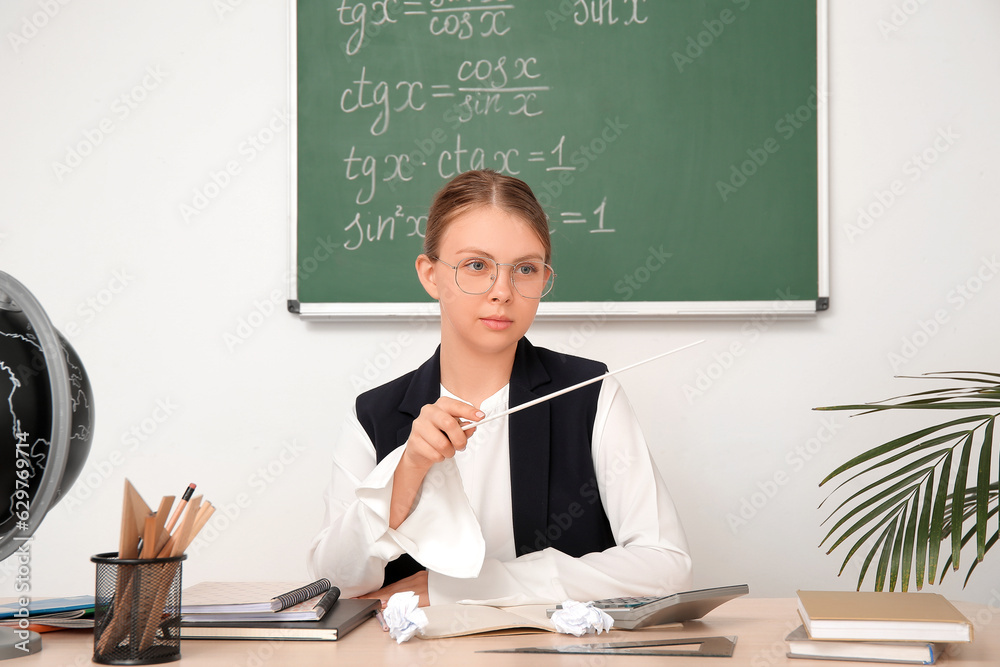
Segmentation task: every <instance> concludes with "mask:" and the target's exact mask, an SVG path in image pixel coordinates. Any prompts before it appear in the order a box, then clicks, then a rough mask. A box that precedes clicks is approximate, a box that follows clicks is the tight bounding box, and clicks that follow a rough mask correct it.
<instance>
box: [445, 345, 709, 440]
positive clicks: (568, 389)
mask: <svg viewBox="0 0 1000 667" xmlns="http://www.w3.org/2000/svg"><path fill="white" fill-rule="evenodd" d="M704 342H705V341H704V340H696V341H695V342H693V343H688V344H687V345H682V346H680V347H675V348H674V349H672V350H670V351H668V352H661V353H660V354H657V355H656V356H653V357H650V358H649V359H643V360H642V361H637V362H635V363H634V364H630V365H628V366H625V367H624V368H619V369H618V370H616V371H608V372H607V373H605V374H604V375H598V376H597V377H593V378H590V379H589V380H584V381H583V382H578V383H577V384H575V385H573V386H572V387H566V388H565V389H560V390H559V391H554V392H552V393H551V394H546V395H545V396H542V397H540V398H536V399H534V400H533V401H528V402H527V403H522V404H521V405H517V406H515V407H513V408H510V409H509V410H503V411H502V412H498V413H496V414H493V415H489V416H487V417H484V418H482V419H480V420H479V421H477V422H467V423H465V424H462V430H463V431H468V430H469V429H470V428H474V427H476V426H481V425H483V424H485V423H486V422H490V421H493V420H494V419H499V418H500V417H503V416H504V415H509V414H513V413H515V412H518V411H519V410H524V409H525V408H530V407H531V406H533V405H538V404H539V403H544V402H545V401H547V400H549V399H550V398H555V397H556V396H562V395H563V394H568V393H569V392H571V391H573V390H574V389H579V388H580V387H585V386H587V385H588V384H593V383H594V382H597V381H598V380H603V379H604V378H606V377H608V376H610V375H615V374H616V373H621V372H622V371H627V370H628V369H630V368H635V367H636V366H641V365H642V364H645V363H648V362H650V361H653V360H654V359H659V358H660V357H665V356H667V355H668V354H673V353H674V352H680V351H681V350H686V349H687V348H689V347H694V346H695V345H698V344H699V343H704Z"/></svg>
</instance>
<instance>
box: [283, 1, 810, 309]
mask: <svg viewBox="0 0 1000 667" xmlns="http://www.w3.org/2000/svg"><path fill="white" fill-rule="evenodd" d="M825 12H826V8H825V2H824V0H821V1H820V2H819V3H818V4H816V3H815V2H809V1H806V0H701V1H696V0H613V1H612V0H575V1H574V0H408V1H404V0H300V1H299V2H298V3H297V6H296V7H295V8H294V9H293V17H292V25H293V26H294V30H295V39H294V46H293V53H294V67H293V69H294V79H295V83H296V88H295V91H294V94H293V104H294V107H295V116H296V126H295V139H294V151H295V156H294V160H293V161H294V168H293V171H294V175H295V187H294V194H293V198H294V203H293V206H292V209H293V211H292V213H293V214H292V216H291V217H292V226H293V230H292V231H293V238H294V243H293V258H292V261H293V263H294V264H293V274H294V280H293V283H294V286H293V290H292V291H293V294H292V298H291V300H290V302H289V308H290V309H291V310H293V312H300V313H302V314H303V315H336V314H338V313H342V314H348V315H358V314H361V315H364V314H373V315H380V314H400V313H404V312H428V307H427V305H426V304H428V303H430V299H429V298H428V297H427V295H426V294H425V293H424V292H423V290H422V289H421V287H420V284H419V283H418V281H417V280H416V276H415V273H414V270H413V260H414V258H415V257H416V255H417V254H419V252H420V247H421V242H422V233H423V229H424V227H423V225H424V224H425V222H426V214H427V208H428V205H429V203H430V200H431V198H432V196H433V194H434V192H435V191H436V190H437V189H438V188H440V187H441V186H442V185H443V184H444V183H445V182H446V181H447V180H449V179H450V178H451V177H453V176H455V175H457V174H458V173H460V172H461V171H465V170H468V169H473V168H481V167H487V168H493V169H496V170H498V171H501V172H504V173H509V174H513V175H516V176H517V177H519V178H521V179H523V180H525V181H526V182H528V184H529V185H531V186H532V188H533V189H534V190H535V193H536V195H537V196H538V198H539V200H540V201H541V203H542V204H543V206H544V207H545V209H546V212H547V213H548V215H549V219H550V227H551V230H552V240H553V248H554V250H553V261H552V263H553V266H554V267H555V269H556V272H557V274H558V279H557V281H556V285H555V289H554V290H553V292H552V293H551V294H550V295H549V296H547V297H546V298H545V303H543V306H542V310H541V311H540V312H542V313H545V312H549V313H553V314H560V313H563V314H565V313H570V314H574V313H576V314H579V313H583V312H587V311H588V310H589V311H593V310H594V309H599V310H602V311H603V312H610V313H614V312H621V313H625V314H637V313H638V314H650V313H652V314H656V313H664V314H671V313H684V312H693V313H712V312H750V311H759V310H767V309H772V310H774V309H777V310H786V311H802V310H807V311H811V312H815V311H816V310H818V309H823V308H825V304H826V301H827V297H828V293H827V292H826V290H827V286H826V284H825V282H826V281H825V270H826V263H827V262H826V256H825V253H826V238H825V229H826V212H825V194H824V193H825V179H826V171H825V159H826V156H825V149H824V145H825V143H824V142H825V104H824V102H825V98H824V96H823V95H822V94H821V93H820V92H818V91H823V90H824V89H825V88H824V86H825V75H824V71H825V66H824V58H825V53H824V51H825V40H824V38H823V27H824V24H825ZM775 304H779V306H777V307H776V305H775Z"/></svg>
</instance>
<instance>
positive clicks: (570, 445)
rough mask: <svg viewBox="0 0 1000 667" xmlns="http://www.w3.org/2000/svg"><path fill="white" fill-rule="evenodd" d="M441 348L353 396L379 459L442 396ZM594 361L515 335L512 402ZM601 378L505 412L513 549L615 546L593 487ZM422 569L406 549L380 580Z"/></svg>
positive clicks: (590, 368) (596, 371)
mask: <svg viewBox="0 0 1000 667" xmlns="http://www.w3.org/2000/svg"><path fill="white" fill-rule="evenodd" d="M440 355H441V349H440V348H438V350H437V352H435V354H434V356H433V357H432V358H430V359H429V360H427V361H426V362H425V363H424V364H423V365H421V366H420V368H418V369H417V370H415V371H413V372H411V373H408V374H406V375H404V376H402V377H400V378H397V379H396V380H393V381H392V382H389V383H387V384H384V385H382V386H380V387H376V388H375V389H372V390H370V391H367V392H365V393H363V394H361V395H360V396H358V398H357V402H356V405H355V407H356V410H357V415H358V420H359V421H360V422H361V426H362V427H363V428H364V429H365V431H366V432H367V433H368V437H369V438H370V439H371V441H372V443H373V444H374V445H375V452H376V457H377V459H378V460H379V461H381V460H382V459H384V458H385V457H386V456H388V454H389V453H390V452H392V451H393V450H394V449H396V448H397V447H399V446H400V445H402V444H404V443H405V442H406V440H407V438H408V437H409V435H410V427H411V424H412V422H413V420H414V419H415V418H416V417H417V415H418V414H420V408H422V407H423V406H424V405H426V404H428V403H433V402H434V401H436V400H437V399H438V398H439V397H440V396H441V357H440ZM607 370H608V369H607V366H605V365H604V364H601V363H599V362H596V361H590V360H588V359H581V358H579V357H572V356H569V355H565V354H559V353H556V352H552V351H551V350H546V349H545V348H536V347H534V346H533V345H532V344H531V343H529V342H528V340H527V339H526V338H522V339H521V340H520V341H519V342H518V345H517V352H516V353H515V355H514V367H513V369H512V370H511V376H510V395H509V405H510V407H515V406H518V405H521V404H522V403H527V402H528V401H530V400H533V399H535V398H538V397H540V396H545V395H547V394H551V393H553V392H555V391H558V390H559V389H562V388H564V387H568V386H571V385H573V384H576V383H578V382H582V381H583V380H588V379H590V378H593V377H597V376H598V375H603V374H604V373H606V372H607ZM600 391H601V382H595V383H593V384H590V385H587V386H586V387H582V388H580V389H577V390H576V391H572V392H569V393H568V394H564V395H562V396H558V397H556V398H554V399H552V400H549V401H545V402H543V403H540V404H538V405H535V406H533V407H530V408H527V409H525V410H522V411H520V412H517V413H514V414H512V415H510V417H509V418H508V432H509V436H510V442H509V446H510V478H511V479H510V491H511V505H512V510H513V521H514V544H515V545H516V553H517V555H518V556H522V555H524V554H527V553H531V552H533V551H540V550H542V549H545V548H546V547H554V548H556V549H558V550H559V551H562V552H563V553H566V554H568V555H570V556H573V557H580V556H582V555H584V554H587V553H592V552H595V551H604V550H605V549H609V548H611V547H613V546H615V538H614V534H613V533H612V531H611V524H610V523H609V521H608V517H607V514H606V513H605V512H604V506H603V505H602V504H601V497H600V493H599V491H598V487H597V479H596V477H595V475H594V462H593V458H592V456H591V437H592V435H593V431H594V419H595V416H596V412H597V398H598V396H599V394H600ZM421 569H423V568H422V567H421V566H420V565H419V564H418V563H417V562H416V561H415V560H413V559H412V558H411V557H410V556H409V555H407V554H403V555H402V556H400V557H399V558H398V559H396V560H394V561H392V562H390V563H388V564H387V565H386V568H385V578H384V581H383V584H382V585H383V586H385V585H388V584H390V583H393V582H396V581H399V580H400V579H403V578H405V577H408V576H410V575H411V574H414V573H416V572H418V571H419V570H421Z"/></svg>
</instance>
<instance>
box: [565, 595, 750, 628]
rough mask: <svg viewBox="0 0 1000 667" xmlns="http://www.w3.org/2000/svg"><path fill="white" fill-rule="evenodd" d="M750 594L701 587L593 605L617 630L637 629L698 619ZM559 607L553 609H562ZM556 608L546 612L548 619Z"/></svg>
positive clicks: (604, 601) (621, 598)
mask: <svg viewBox="0 0 1000 667" xmlns="http://www.w3.org/2000/svg"><path fill="white" fill-rule="evenodd" d="M749 592H750V587H749V586H747V585H746V584H737V585H735V586H720V587H717V588H703V589H700V590H696V591H684V592H682V593H674V594H673V595H663V596H640V597H618V598H605V599H602V600H595V601H594V606H595V607H597V608H598V609H600V610H601V611H603V612H604V613H606V614H607V615H608V616H610V617H611V618H613V619H614V621H615V623H614V627H616V628H618V629H620V630H637V629H639V628H644V627H646V626H647V625H662V624H664V623H680V622H681V621H693V620H695V619H698V618H701V617H702V616H704V615H705V614H707V613H708V612H710V611H712V610H713V609H715V608H716V607H718V606H719V605H721V604H722V603H724V602H728V601H729V600H732V599H733V598H738V597H740V596H742V595H746V594H748V593H749ZM561 608H562V605H558V606H557V607H556V609H561ZM556 609H548V610H546V613H547V614H548V615H549V616H550V617H551V616H552V614H553V613H555V611H556Z"/></svg>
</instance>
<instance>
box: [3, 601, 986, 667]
mask: <svg viewBox="0 0 1000 667" xmlns="http://www.w3.org/2000/svg"><path fill="white" fill-rule="evenodd" d="M956 606H957V607H958V608H959V609H960V610H961V611H962V612H963V613H964V614H965V615H966V616H967V617H968V618H969V620H970V621H972V622H973V623H974V624H975V641H973V642H972V643H971V644H953V645H952V646H951V647H950V650H949V651H948V652H947V653H946V656H947V658H942V659H941V660H939V661H938V662H939V664H941V663H943V664H945V665H961V666H963V667H964V666H967V665H970V666H971V665H976V666H982V667H985V666H987V665H989V666H990V667H995V666H996V665H997V664H998V663H1000V609H997V608H992V607H986V606H984V605H977V604H969V603H962V602H957V603H956ZM797 619H798V615H797V614H796V611H795V599H793V598H787V599H784V598H782V599H777V598H738V599H736V600H731V601H730V602H727V603H726V604H724V605H723V606H721V607H719V608H718V609H716V610H715V611H713V612H712V613H710V614H709V615H708V616H706V617H705V618H704V619H703V620H701V621H692V622H688V623H685V624H684V626H683V627H667V628H656V629H646V630H637V631H633V632H627V631H621V630H619V631H614V632H611V633H610V634H602V635H600V636H599V637H595V636H593V635H588V636H585V637H580V638H577V637H573V636H570V635H560V634H555V633H547V632H546V633H535V634H524V635H508V636H504V637H475V636H472V637H457V638H453V639H434V640H421V639H418V638H414V639H412V640H410V641H409V642H406V643H404V644H396V642H395V641H393V640H392V639H390V637H389V635H388V633H384V632H382V630H381V628H380V627H379V626H378V624H377V623H376V622H375V621H374V620H372V621H368V622H366V623H365V624H364V625H362V626H360V627H359V628H357V629H356V630H354V631H353V632H351V633H350V634H349V635H348V636H347V637H345V638H344V639H342V640H340V641H337V642H318V641H317V642H312V641H310V642H292V641H284V642H277V641H273V642H272V641H215V640H198V639H189V640H185V641H182V643H181V660H180V661H179V662H175V663H168V664H176V665H211V666H212V667H218V666H219V665H225V666H226V667H265V666H274V667H277V666H279V665H296V666H297V667H298V666H306V667H307V666H311V665H315V666H317V667H330V665H332V664H338V665H364V666H365V667H377V666H378V665H392V666H393V667H409V666H411V665H412V666H413V667H425V666H432V667H448V666H449V665H469V664H473V665H475V666H476V667H489V666H490V665H515V664H519V665H545V666H549V665H551V666H552V667H557V666H562V665H586V666H587V667H602V666H603V665H629V666H630V667H643V666H644V665H654V664H655V665H661V666H662V665H664V664H670V665H676V666H677V667H680V666H681V665H694V666H695V667H713V666H716V665H726V666H728V667H736V666H737V665H739V666H741V667H742V666H743V665H749V666H750V667H773V666H776V665H793V666H794V667H808V665H810V664H813V665H821V666H822V667H833V666H834V665H859V664H864V663H857V662H841V661H822V662H815V661H805V660H798V659H789V658H786V657H785V650H786V646H785V641H784V637H785V635H786V634H787V633H788V632H789V631H791V630H792V629H793V628H794V627H795V626H797V625H798V620H797ZM715 635H737V636H738V637H739V639H738V641H737V643H736V652H735V653H734V654H733V657H732V658H676V659H675V661H674V662H670V660H671V659H670V658H662V657H646V656H615V657H606V656H600V655H594V656H587V655H530V654H521V655H519V654H512V653H476V651H480V650H483V649H497V648H514V647H522V646H555V645H560V644H581V643H590V642H606V641H642V640H649V639H656V638H677V637H698V636H701V637H709V636H715ZM92 654H93V634H92V633H90V632H87V631H81V630H66V631H60V632H48V633H45V634H44V635H43V639H42V651H41V652H40V653H38V654H36V655H31V656H26V657H24V658H18V659H17V661H16V666H17V667H33V666H35V665H61V666H63V667H85V666H87V665H91V664H93V663H92V662H91V656H92ZM665 661H666V662H665ZM14 664H15V663H11V665H12V666H13V665H14Z"/></svg>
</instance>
